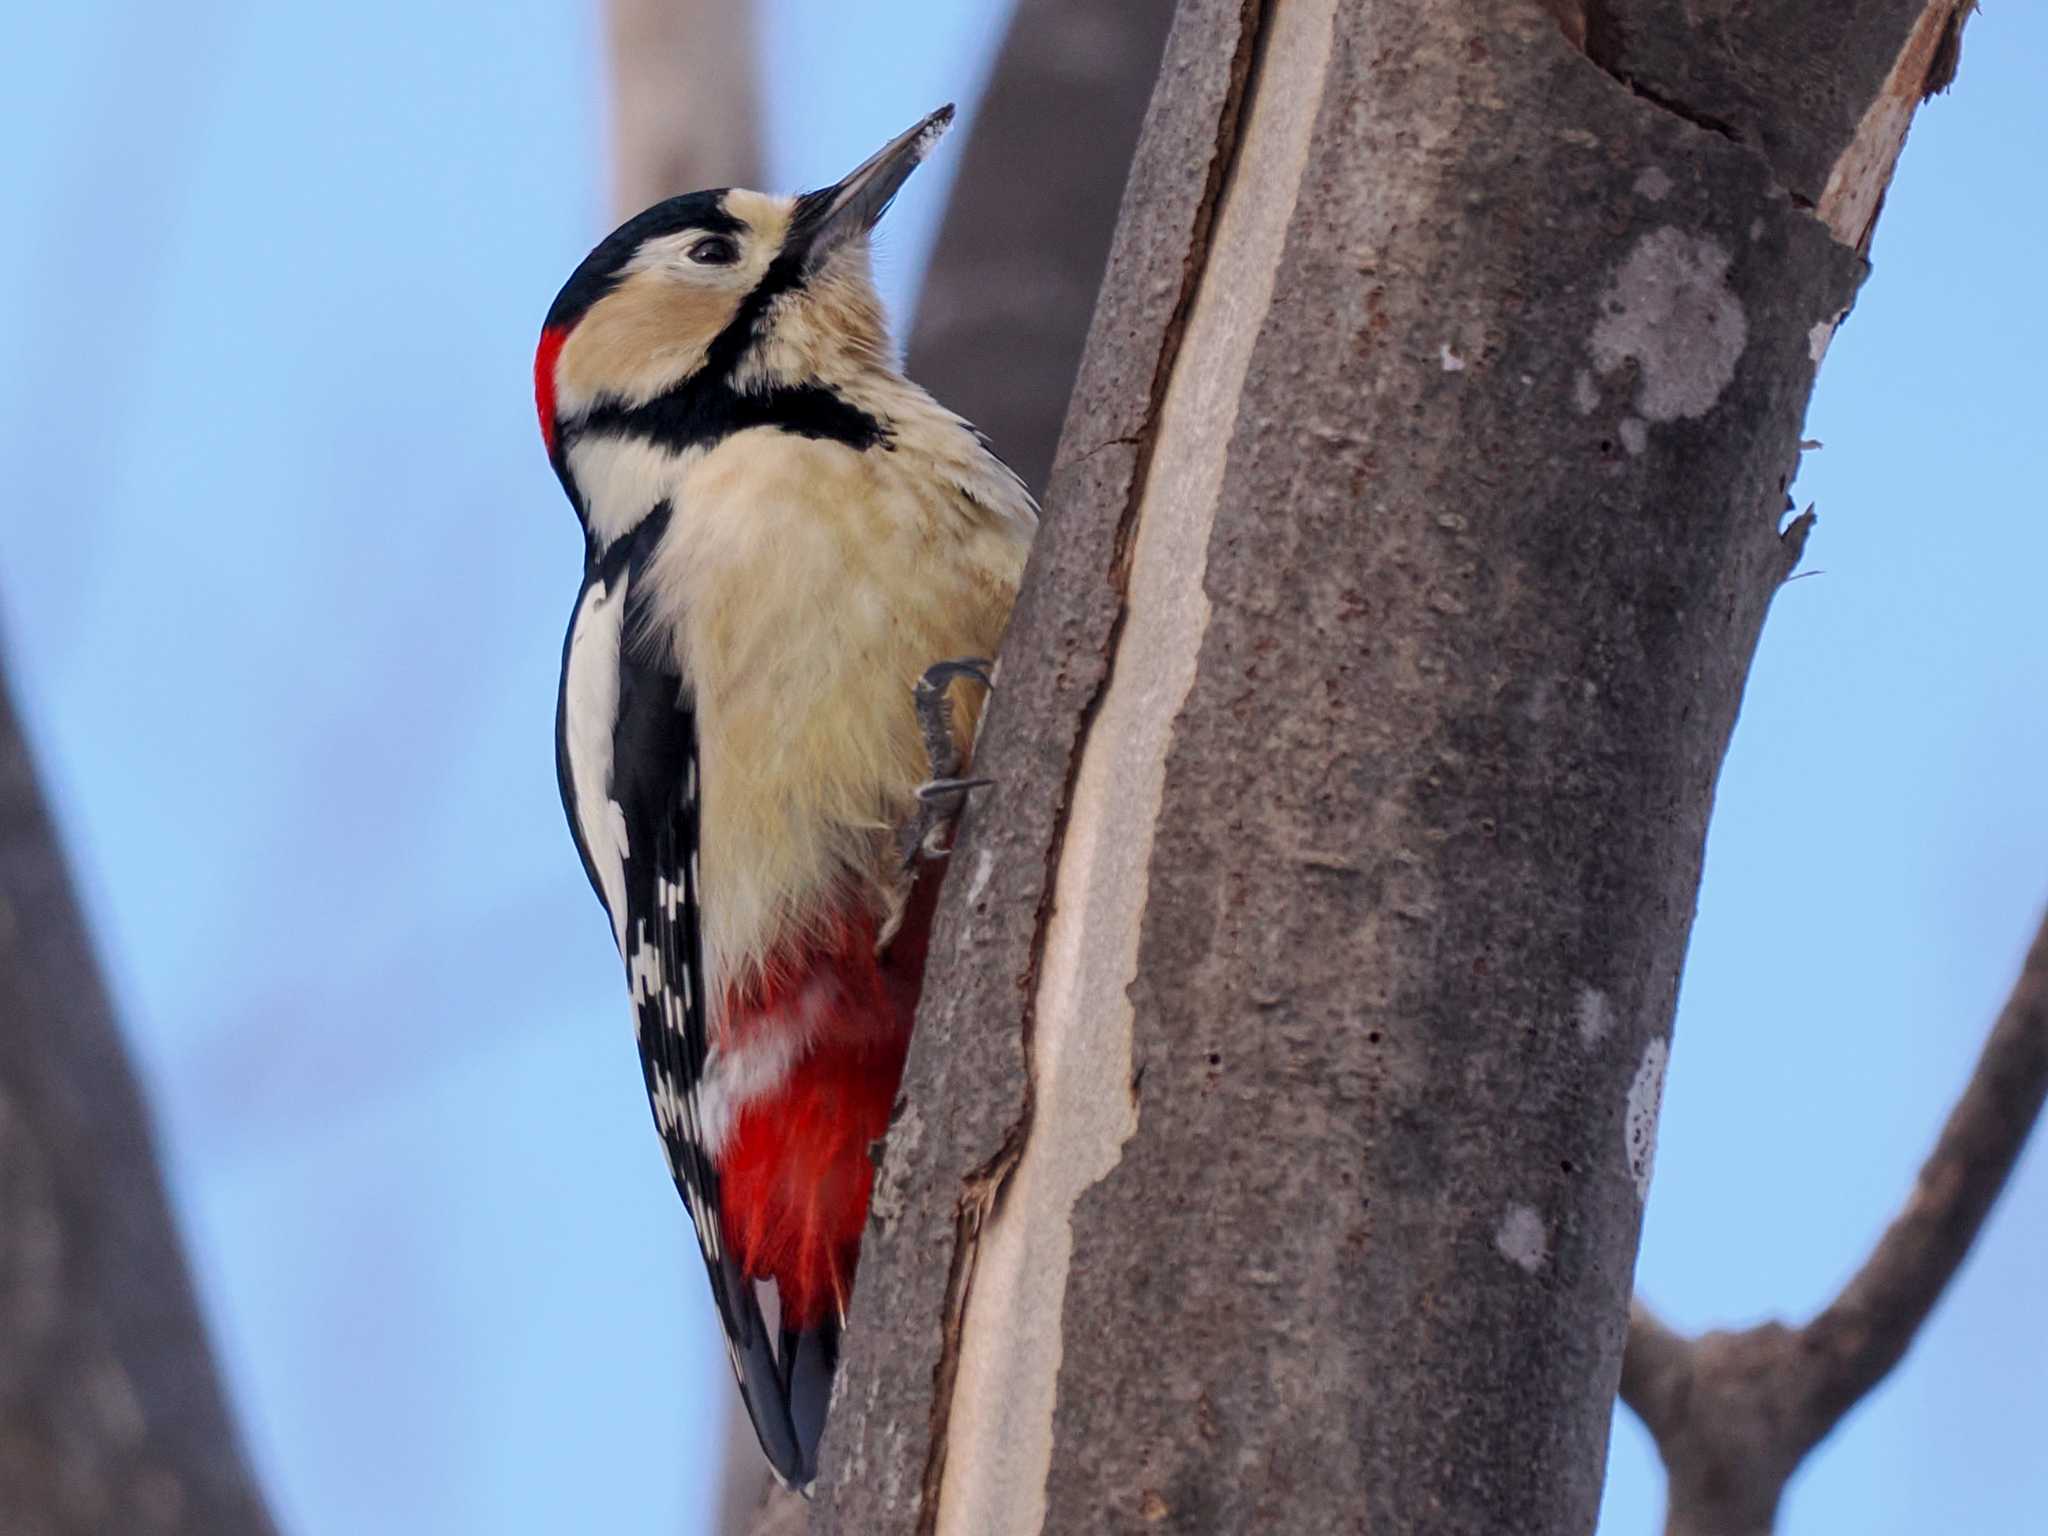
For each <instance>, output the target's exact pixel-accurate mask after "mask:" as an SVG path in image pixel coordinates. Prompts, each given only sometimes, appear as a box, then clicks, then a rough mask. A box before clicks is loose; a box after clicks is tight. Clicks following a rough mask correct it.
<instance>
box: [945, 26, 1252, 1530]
mask: <svg viewBox="0 0 2048 1536" xmlns="http://www.w3.org/2000/svg"><path fill="white" fill-rule="evenodd" d="M1273 3H1274V0H1241V9H1240V12H1239V23H1238V47H1237V52H1236V53H1235V55H1233V57H1232V59H1231V65H1230V84H1229V88H1228V90H1227V92H1226V93H1225V96H1224V99H1223V102H1222V105H1221V109H1220V111H1219V113H1218V118H1217V125H1216V137H1215V150H1214V153H1213V154H1212V156H1211V159H1210V165H1209V175H1208V179H1207V181H1206V182H1205V183H1204V185H1203V188H1202V194H1201V198H1200V200H1199V202H1198V203H1197V205H1196V210H1195V218H1194V224H1193V228H1192V230H1191V232H1190V235H1189V240H1188V252H1187V256H1186V258H1185V259H1184V261H1183V262H1182V265H1181V276H1180V287H1179V291H1178V293H1177V294H1176V295H1175V298H1174V304H1173V309H1172V311H1171V312H1170V314H1169V315H1168V318H1167V321H1166V324H1165V327H1164V329H1163V331H1162V333H1161V340H1160V347H1159V357H1158V360H1157V362H1156V364H1155V365H1154V368H1153V373H1152V378H1151V381H1150V384H1149V387H1148V390H1147V394H1146V400H1145V410H1144V414H1143V418H1142V427H1141V430H1140V431H1139V432H1138V433H1137V434H1136V435H1134V436H1129V437H1124V438H1112V439H1110V440H1109V441H1108V442H1104V443H1099V444H1097V445H1095V447H1093V448H1091V449H1089V450H1087V452H1086V453H1083V454H1080V455H1076V456H1075V457H1074V458H1073V459H1071V460H1069V461H1067V462H1068V463H1069V464H1071V463H1078V462H1080V461H1081V460H1082V459H1084V458H1086V457H1088V456H1089V455H1092V454H1095V453H1099V452H1101V451H1103V450H1104V449H1107V448H1110V447H1113V446H1116V445H1117V444H1119V443H1128V444H1132V445H1135V446H1136V448H1137V450H1138V451H1137V453H1136V455H1135V456H1134V461H1133V464H1132V468H1131V474H1130V480H1129V484H1128V488H1127V490H1126V491H1125V495H1124V504H1123V507H1122V509H1121V510H1120V512H1119V514H1118V518H1117V526H1116V531H1115V533H1114V535H1113V537H1112V539H1111V545H1110V548H1111V560H1110V570H1109V573H1108V574H1109V578H1110V582H1111V585H1112V586H1113V587H1114V589H1115V591H1116V593H1117V608H1116V613H1115V615H1114V616H1113V617H1112V619H1111V621H1110V627H1109V633H1108V635H1107V636H1106V638H1105V640H1104V643H1103V657H1104V665H1103V671H1102V675H1101V677H1100V678H1098V679H1097V680H1096V683H1095V685H1094V687H1093V689H1092V690H1091V691H1090V693H1089V695H1088V698H1087V699H1086V700H1085V702H1084V703H1083V704H1082V706H1081V708H1080V712H1079V719H1078V722H1077V727H1076V731H1075V737H1074V745H1073V748H1072V750H1071V751H1070V753H1069V755H1068V759H1067V766H1066V773H1065V777H1064V781H1063V782H1062V784H1061V788H1060V805H1061V806H1062V807H1063V808H1064V807H1065V806H1066V805H1068V804H1069V803H1070V802H1071V801H1072V799H1073V794H1074V785H1075V780H1076V778H1077V777H1078V775H1079V773H1080V766H1081V762H1082V760H1083V758H1084V757H1085V756H1086V752H1087V745H1088V738H1089V735H1090V734H1091V732H1092V731H1093V729H1094V725H1095V720H1096V717H1097V716H1098V714H1099V713H1100V712H1101V708H1102V701H1103V699H1104V698H1105V697H1106V696H1107V694H1108V692H1109V685H1110V681H1111V679H1112V677H1113V676H1114V674H1115V670H1116V653H1117V646H1118V643H1119V641H1120V640H1121V639H1122V636H1123V630H1124V624H1125V621H1126V619H1127V617H1128V614H1127V609H1126V606H1125V604H1126V597H1127V592H1126V588H1127V586H1128V583H1129V577H1130V559H1131V551H1132V548H1133V546H1134V545H1135V543H1136V532H1137V520H1138V507H1139V503H1140V501H1141V500H1142V499H1143V491H1144V486H1145V479H1146V471H1147V469H1148V467H1149V465H1150V461H1151V456H1152V445H1153V442H1154V441H1155V439H1156V433H1155V431H1154V428H1155V427H1156V424H1157V422H1158V419H1159V414H1160V411H1161V409H1162V407H1163V406H1164V403H1165V400H1166V391H1167V385H1168V383H1169V382H1170V380H1171V379H1172V376H1173V367H1174V363H1175V360H1176V359H1177V358H1178V357H1179V355H1180V347H1181V341H1182V339H1183V337H1184V336H1185V335H1186V332H1187V324H1188V317H1189V315H1190V313H1191V312H1192V310H1193V307H1194V299H1195V293H1196V290H1197V289H1198V288H1199V286H1200V283H1201V276H1202V272H1203V270H1204V268H1205V267H1206V265H1207V262H1208V256H1209V245H1210V241H1211V238H1212V236H1213V235H1214V232H1215V227H1216V214H1217V210H1218V208H1219V207H1220V206H1221V204H1222V200H1223V191H1224V188H1225V187H1226V186H1228V185H1229V182H1230V177H1231V174H1232V172H1233V171H1234V170H1235V168H1236V165H1237V152H1238V147H1239V144H1240V142H1241V139H1242V136H1243V127H1244V123H1245V120H1246V117H1247V114H1248V111H1249V107H1250V100H1251V91H1252V82H1253V79H1254V77H1255V75H1256V72H1257V64H1258V59H1259V57H1260V56H1261V54H1262V53H1263V50H1264V44H1265V38H1266V32H1267V26H1268V22H1269V20H1270V12H1271V7H1272V5H1273ZM1062 467H1064V466H1062ZM1066 830H1067V828H1066V819H1065V816H1064V814H1062V815H1061V816H1060V817H1059V818H1058V820H1057V821H1056V822H1055V825H1054V827H1053V835H1052V838H1051V841H1050V842H1049V844H1048V845H1047V848H1046V855H1045V879H1044V882H1043V884H1042V886H1041V895H1040V898H1039V904H1038V910H1037V911H1036V912H1035V913H1034V914H1033V919H1032V934H1031V957H1030V966H1029V968H1028V970H1027V972H1026V975H1025V986H1024V990H1025V1003H1024V1009H1023V1017H1022V1020H1021V1022H1020V1029H1019V1034H1020V1044H1021V1047H1022V1051H1023V1056H1024V1060H1025V1061H1026V1063H1029V1062H1030V1061H1031V1059H1032V1032H1033V1027H1034V1025H1035V1022H1036V1018H1035V1015H1036V1011H1037V989H1036V986H1035V985H1034V983H1035V982H1036V980H1037V976H1038V970H1039V966H1040V965H1041V963H1042V962H1043V960H1044V956H1045V943H1046V930H1047V924H1048V922H1049V920H1050V918H1051V916H1052V896H1053V890H1054V887H1055V883H1056V877H1057V874H1058V870H1059V865H1060V858H1061V855H1062V853H1063V852H1064V850H1065V846H1066ZM1036 1101H1037V1093H1036V1088H1035V1085H1034V1084H1033V1081H1032V1078H1031V1075H1030V1073H1029V1072H1028V1071H1027V1072H1026V1074H1025V1079H1024V1102H1023V1106H1022V1108H1021V1109H1020V1111H1019V1113H1018V1118H1017V1121H1016V1123H1015V1124H1014V1125H1012V1126H1011V1128H1010V1130H1009V1132H1008V1134H1007V1135H1006V1136H1005V1137H1004V1138H1003V1143H1002V1145H1001V1146H1000V1147H999V1148H998V1149H997V1151H996V1153H995V1155H994V1156H992V1157H991V1158H990V1159H989V1160H988V1161H987V1162H985V1163H983V1164H982V1165H981V1167H979V1168H977V1169H975V1170H974V1171H973V1172H972V1173H970V1174H969V1175H968V1176H967V1177H966V1179H965V1180H964V1181H963V1184H962V1190H961V1195H960V1200H959V1204H958V1207H957V1216H956V1221H955V1228H954V1231H955V1242H954V1252H953V1257H952V1262H951V1266H950V1269H949V1273H948V1277H947V1289H946V1312H945V1316H944V1318H943V1319H942V1323H941V1327H942V1339H941V1344H940V1349H939V1360H938V1364H937V1365H936V1366H935V1367H934V1369H933V1396H932V1413H931V1427H930V1432H929V1435H928V1439H927V1449H926V1456H925V1468H924V1477H923V1479H922V1482H921V1485H920V1489H919V1494H918V1518H917V1527H916V1529H917V1536H932V1533H933V1532H934V1531H935V1530H936V1528H937V1525H938V1518H939V1508H940V1494H941V1491H942V1489H943V1486H944V1482H945V1463H946V1450H947V1423H948V1420H949V1418H950V1416H951V1411H952V1393H953V1388H954V1385H955V1383H956V1381H957V1378H958V1375H959V1369H960V1347H961V1334H962V1332H963V1329H964V1326H965V1321H966V1315H967V1308H968V1304H969V1300H970V1297H971V1293H972V1290H973V1282H974V1268H975V1260H976V1257H977V1250H978V1248H979V1244H980V1234H981V1230H982V1227H983V1225H984V1223H985V1222H986V1221H987V1220H988V1218H989V1217H990V1215H992V1214H993V1213H994V1212H995V1211H996V1210H997V1209H998V1207H999V1206H1000V1205H1001V1202H1002V1197H1003V1192H1004V1187H1005V1185H1006V1183H1007V1181H1008V1178H1009V1175H1010V1173H1011V1172H1012V1171H1013V1170H1014V1169H1015V1167H1016V1166H1017V1162H1018V1159H1019V1158H1020V1157H1021V1156H1022V1155H1023V1147H1024V1142H1025V1140H1026V1139H1027V1138H1028V1137H1029V1136H1030V1134H1031V1124H1032V1119H1033V1114H1034V1111H1035V1109H1036Z"/></svg>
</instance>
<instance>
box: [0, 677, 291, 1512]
mask: <svg viewBox="0 0 2048 1536" xmlns="http://www.w3.org/2000/svg"><path fill="white" fill-rule="evenodd" d="M0 1527H4V1528H5V1530H6V1531H7V1532H8V1536H99V1533H103V1532H107V1531H120V1532H123V1533H124V1536H128V1533H133V1536H270V1532H271V1531H272V1529H273V1528H272V1526H271V1522H270V1517H269V1515H268V1514H267V1513H266V1512H265V1510H264V1507H263V1502H262V1500H261V1498H260V1497H259V1495H258V1494H257V1491H256V1487H255V1484H254V1482H253V1480H252V1479H251V1477H250V1475H249V1470H248V1467H247V1466H246V1464H245V1463H244V1461H243V1458H242V1450H241V1446H240V1443H239V1441H238V1439H237V1437H236V1433H235V1427H234V1424H233V1421H232V1420H231V1419H230V1417H229V1415H228V1411H227V1406H226V1403H225V1400H224V1398H223V1396H222V1393H221V1389H220V1383H219V1380H218V1378H217V1376H216V1374H215V1369H214V1362H213V1356H212V1352H211V1349H210V1347H209V1345H208V1343H207V1337H206V1329H205V1326H204V1324H203V1323H202V1321H201V1319H200V1315H199V1307H198V1303H197V1300H196V1298H195V1297H194V1294H193V1290H192V1283H191V1280H190V1278H189V1276H188V1275H187V1272H186V1268H185V1257H184V1254H183V1252H182V1251H181V1250H180V1247H179V1243H178V1237H177V1231H176V1226H175V1223H174V1222H173V1221H172V1219H171V1214H170V1208H169V1204H168V1202H167V1200H166V1198H165V1192H164V1185H163V1178H162V1175H161V1174H160V1173H159V1171H158V1165H157V1159H156V1149H155V1146H154V1143H153V1140H152V1135H151V1131H150V1124H149V1116H148V1113H147V1111H146V1110H145V1108H144V1106H143V1102H142V1096H141V1094H140V1092H139V1091H138V1089H137V1087H136V1083H135V1078H134V1075H133V1073H132V1072H131V1070H130V1068H129V1065H128V1057H127V1051H126V1048H125V1046H124V1045H123V1043H122V1040H121V1036H120V1032H119V1030H118V1029H117V1028H116V1026H115V1023H114V1016H113V1010H112V1008H111V1007H110V1005H109V1003H108V1000H107V995H106V990H105V988H104V987H103V986H102V984H101V982H100V977H99V969H98V963H97V961H96V960H95V958H94V955H93V952H92V945H91V942H90V940H89V939H88V937H87V933H86V927H85V922H84V918H83V916H82V915H81V913H80V912H79V909H78V903H77V900H76V898H75V897H74V896H73V894H72V891H71V883H70V878H69V876H68V874H67V872H66V870H65V867H64V859H63V855H62V853H61V851H60V849H59V846H58V842H57V835H56V829H55V828H54V826H53V825H52V824H51V821H50V816H49V813H48V811H47V810H46V809H45V807H44V805H43V800H42V795H41V792H40V790H39V789H38V787H37V784H36V778H35V771H34V766H33V764H32V763H31V761H30V758H29V754H28V747H27V744H26V743H25V742H24V740H23V739H22V735H21V731H20V727H19V724H18V722H17V721H16V719H15V716H14V712H13V707H12V704H11V702H10V701H9V700H8V698H7V696H6V693H5V690H4V688H0Z"/></svg>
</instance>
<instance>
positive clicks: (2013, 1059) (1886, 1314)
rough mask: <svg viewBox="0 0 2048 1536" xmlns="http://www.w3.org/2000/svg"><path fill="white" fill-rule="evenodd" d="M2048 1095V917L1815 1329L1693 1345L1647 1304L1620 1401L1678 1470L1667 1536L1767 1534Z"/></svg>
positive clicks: (1882, 1363)
mask: <svg viewBox="0 0 2048 1536" xmlns="http://www.w3.org/2000/svg"><path fill="white" fill-rule="evenodd" d="M2044 1097H2048V918H2044V919H2043V922H2042V925H2041V928H2040V930H2039V931H2038V932H2037V933H2036V934H2035V936H2034V942H2033V944H2032V946H2031V947H2030V948H2029V950H2028V952H2027V958H2026V961H2025V963H2024V964H2023V965H2022V966H2021V968H2020V975H2019V979H2018V981H2017V982H2015V983H2014V986H2013V990H2012V995H2011V996H2010V997H2009V998H2008V999H2007V1000H2006V1004H2005V1007H2004V1009H2003V1010H2002V1011H2001V1012H2000V1014H1999V1016H1998V1022H1997V1024H1996V1025H1995V1026H1994V1027H1993V1028H1992V1031H1991V1036H1990V1038H1989V1039H1988V1040H1987V1041H1986V1042H1985V1044H1984V1050H1983V1053H1982V1054H1981V1055H1980V1056H1979V1057H1978V1060H1977V1067H1976V1070H1975V1072H1974V1073H1972V1075H1971V1077H1970V1081H1969V1083H1968V1085H1967V1086H1966V1087H1965V1088H1964V1089H1963V1093H1962V1096H1961V1098H1959V1099H1958V1100H1957V1101H1956V1106H1955V1108H1954V1110H1952V1111H1951V1112H1950V1114H1949V1117H1948V1123H1947V1124H1946V1125H1944V1126H1943V1127H1942V1132H1941V1136H1940V1138H1939V1140H1937V1141H1936V1143H1935V1145H1934V1150H1933V1152H1932V1153H1930V1154H1929V1155H1928V1158H1927V1161H1926V1162H1925V1163H1924V1164H1923V1165H1922V1166H1921V1169H1920V1176H1919V1179H1918V1180H1917V1181H1916V1182H1915V1184H1914V1186H1913V1193H1912V1194H1911V1196H1910V1197H1908V1199H1907V1201H1906V1205H1905V1208H1904V1209H1903V1210H1902V1211H1900V1213H1899V1214H1898V1216H1897V1217H1896V1218H1895V1219H1894V1220H1893V1221H1892V1223H1891V1225H1890V1226H1889V1227H1887V1228H1886V1229H1885V1233H1884V1236H1883V1237H1881V1238H1880V1239H1878V1242H1877V1246H1876V1248H1875V1249H1873V1250H1872V1252H1871V1255H1870V1257H1869V1258H1868V1259H1867V1260H1865V1262H1864V1264H1863V1267H1862V1268H1861V1269H1859V1270H1858V1271H1857V1272H1856V1274H1855V1276H1854V1277H1853V1278H1852V1279H1851V1280H1850V1281H1849V1283H1848V1284H1847V1285H1846V1286H1844V1287H1843V1289H1842V1292H1841V1294H1840V1295H1839V1296H1837V1297H1836V1298H1835V1299H1834V1301H1833V1302H1831V1303H1830V1304H1829V1305H1828V1306H1827V1308H1826V1309H1825V1310H1824V1311H1822V1312H1821V1313H1820V1315H1819V1316H1817V1317H1815V1318H1814V1319H1813V1321H1812V1322H1810V1323H1808V1324H1806V1326H1805V1327H1803V1328H1796V1329H1795V1328H1787V1327H1785V1326H1784V1325H1782V1324H1779V1323H1766V1324H1763V1325H1761V1326H1759V1327H1756V1328H1750V1329H1745V1330H1743V1331H1742V1332H1739V1333H1710V1334H1706V1335H1704V1336H1703V1337H1701V1338H1700V1339H1698V1340H1686V1339H1683V1338H1681V1337H1680V1336H1679V1335H1677V1334H1674V1333H1672V1332H1671V1331H1670V1330H1669V1329H1667V1328H1665V1327H1664V1325H1663V1324H1662V1323H1660V1322H1658V1321H1657V1319H1656V1317H1655V1316H1654V1315H1653V1314H1652V1313H1651V1312H1650V1310H1649V1308H1648V1307H1646V1306H1644V1305H1643V1303H1642V1302H1640V1301H1638V1302H1636V1303H1635V1305H1634V1306H1633V1308H1632V1309H1631V1311H1630V1314H1629V1331H1628V1350H1627V1354H1626V1357H1625V1358H1624V1361H1623V1364H1622V1376H1621V1398H1622V1401H1623V1402H1625V1403H1627V1404H1628V1406H1629V1407H1630V1408H1631V1409H1632V1410H1633V1411H1634V1412H1635V1414H1636V1416H1637V1417H1638V1418H1640V1419H1641V1420H1642V1421H1643V1423H1644V1425H1645V1427H1646V1428H1648V1429H1649V1431H1650V1433H1651V1435H1652V1437H1653V1438H1654V1439H1655V1440H1656V1442H1657V1449H1658V1453H1659V1454H1660V1455H1661V1456H1662V1457H1663V1458H1664V1464H1665V1466H1666V1468H1667V1469H1669V1471H1670V1474H1671V1497H1670V1515H1669V1519H1668V1523H1667V1526H1666V1530H1667V1531H1668V1532H1669V1533H1670V1536H1704V1533H1711V1536H1749V1533H1754V1532H1763V1531H1768V1530H1769V1529H1770V1517H1771V1515H1772V1513H1773V1512H1774V1511H1775V1510H1776V1507H1777V1502H1778V1499H1779V1497H1780V1495H1781V1494H1782V1493H1783V1491H1784V1487H1785V1484H1786V1482H1787V1480H1789V1479H1790V1477H1791V1476H1792V1473H1793V1472H1794V1471H1795V1470H1797V1468H1798V1466H1799V1463H1800V1462H1801V1461H1802V1460H1804V1459H1805V1457H1806V1455H1807V1453H1808V1452H1810V1451H1811V1450H1812V1449H1813V1448H1814V1447H1815V1446H1816V1445H1818V1444H1819V1443H1820V1442H1821V1441H1822V1440H1823V1439H1825V1438H1826V1437H1827V1435H1828V1434H1829V1432H1830V1431H1832V1430H1833V1429H1834V1427H1835V1426H1836V1425H1837V1424H1838V1423H1840V1422H1841V1420H1842V1417H1843V1415H1845V1414H1846V1413H1848V1411H1849V1410H1850V1409H1851V1408H1853V1407H1854V1406H1855V1405H1856V1404H1857V1403H1858V1402H1860V1401H1861V1400H1862V1399H1863V1398H1864V1396H1865V1395H1867V1394H1868V1393H1869V1391H1870V1389H1871V1388H1872V1387H1874V1386H1876V1385H1877V1384H1878V1382H1880V1381H1882V1380H1883V1379H1884V1377H1885V1376H1886V1374H1887V1373H1888V1372H1890V1370H1891V1369H1892V1367H1893V1366H1895V1365H1897V1364H1898V1363H1899V1361H1900V1359H1902V1358H1903V1357H1904V1355H1905V1353H1906V1351H1907V1350H1908V1349H1909V1348H1911V1347H1912V1343H1913V1340H1914V1338H1915V1337H1916V1336H1917V1335H1918V1333H1919V1330H1920V1327H1921V1325H1922V1324H1923V1323H1925V1322H1926V1321H1927V1317H1928V1314H1929V1313H1930V1312H1932V1311H1933V1309H1934V1304H1935V1303H1936V1302H1937V1301H1938V1300H1940V1298H1941V1294H1942V1292H1943V1290H1944V1289H1946V1287H1947V1286H1948V1283H1949V1281H1950V1280H1951V1279H1953V1278H1954V1276H1955V1272H1956V1270H1957V1268H1958V1267H1959V1266H1960V1265H1961V1264H1962V1262H1963V1259H1964V1257H1965V1256H1966V1255H1967V1254H1968V1253H1969V1251H1970V1247H1971V1245H1972V1244H1973V1243H1974V1242H1975V1241H1976V1239H1977V1234H1978V1232H1979V1231H1980V1230H1981V1229H1982V1228H1983V1225H1984V1218H1985V1217H1986V1216H1987V1215H1988V1214H1989V1213H1990V1210H1991V1207H1992V1205H1993V1204H1994V1203H1995V1202H1996V1201H1997V1199H1998V1194H1999V1191H2000V1190H2002V1189H2003V1188H2004V1187H2005V1181H2006V1179H2007V1178H2008V1176H2010V1174H2011V1173H2012V1170H2013V1167H2014V1165H2015V1164H2016V1163H2017V1162H2018V1161H2019V1156H2020V1152H2021V1150H2022V1149H2023V1148H2024V1147H2025V1146H2026V1142H2027V1137H2028V1135H2029V1133H2030V1132H2031V1131H2032V1129H2033V1126H2034V1122H2035V1121H2036V1120H2037V1119H2038V1118H2039V1116H2040V1113H2041V1105H2042V1101H2043V1098H2044Z"/></svg>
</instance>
